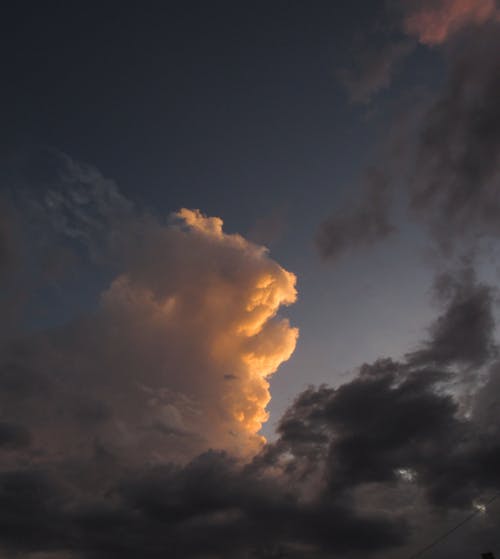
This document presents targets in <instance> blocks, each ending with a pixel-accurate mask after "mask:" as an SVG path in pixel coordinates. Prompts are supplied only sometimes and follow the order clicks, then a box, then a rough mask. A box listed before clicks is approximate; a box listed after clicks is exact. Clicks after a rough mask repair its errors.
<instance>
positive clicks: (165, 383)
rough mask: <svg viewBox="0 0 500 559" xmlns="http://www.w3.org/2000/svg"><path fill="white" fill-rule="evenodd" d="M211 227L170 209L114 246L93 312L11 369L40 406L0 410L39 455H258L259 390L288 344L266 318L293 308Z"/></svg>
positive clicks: (289, 288) (289, 338)
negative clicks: (113, 272) (26, 417)
mask: <svg viewBox="0 0 500 559" xmlns="http://www.w3.org/2000/svg"><path fill="white" fill-rule="evenodd" d="M222 225H223V223H222V220H221V219H219V218H216V217H205V216H204V215H202V214H201V213H200V212H199V211H198V210H187V209H182V210H180V211H179V212H178V213H177V214H175V215H174V216H173V218H172V220H171V223H170V225H163V224H161V223H159V222H158V221H156V220H154V219H146V220H144V221H139V222H138V223H136V224H135V225H134V226H133V227H132V228H131V230H127V231H121V232H118V233H117V234H116V235H115V236H116V237H117V238H116V239H115V247H114V250H116V252H118V253H123V255H125V256H122V257H121V258H124V260H123V263H122V266H123V269H122V273H120V274H119V275H118V276H117V277H115V279H114V280H113V281H112V282H111V284H110V285H109V287H108V288H107V289H106V290H105V291H104V292H103V293H102V295H101V300H100V306H99V309H98V311H97V312H96V313H95V314H94V315H93V316H90V317H88V318H86V319H81V320H79V321H76V322H75V323H74V324H73V325H72V326H71V327H66V328H64V329H63V330H62V331H57V332H54V333H53V334H50V333H49V334H46V335H44V337H43V339H40V340H38V341H37V342H36V345H34V344H33V343H32V347H36V349H35V350H31V353H30V357H29V358H26V359H27V360H25V361H23V362H22V363H17V366H18V367H24V369H29V370H33V371H34V373H33V374H34V375H36V378H37V379H38V378H40V379H41V380H40V381H39V384H40V386H42V385H43V386H44V387H46V390H47V394H46V395H44V398H43V404H42V402H41V399H40V398H39V397H37V398H33V399H32V400H30V399H29V398H25V399H24V400H23V402H22V403H21V405H20V406H19V403H17V404H16V403H13V405H12V406H10V404H9V401H6V403H5V405H6V406H7V407H8V408H9V409H6V410H5V411H6V412H7V414H8V415H10V416H12V418H13V419H15V418H16V416H18V415H19V416H21V415H22V414H23V413H24V414H26V413H29V414H30V416H31V417H32V418H33V423H34V424H36V425H37V431H36V433H35V434H34V441H35V446H38V445H39V446H40V447H41V448H43V455H45V456H47V457H48V456H50V457H51V458H52V459H53V458H54V456H58V455H62V454H64V456H65V457H71V456H79V455H81V453H82V449H85V448H88V452H90V453H91V452H94V450H93V449H94V446H95V445H96V444H98V445H104V447H105V448H106V449H109V451H110V452H111V453H112V454H113V455H116V456H118V457H122V459H123V461H124V462H126V463H130V462H132V463H133V462H134V460H136V461H137V462H138V463H143V462H148V461H153V462H162V461H167V460H178V461H184V460H187V459H189V458H191V457H193V456H195V455H196V454H198V453H199V452H203V451H204V450H208V449H209V448H216V449H224V450H227V451H229V452H232V453H235V454H237V455H242V456H245V455H249V454H252V453H254V452H256V451H257V450H258V449H259V448H260V447H261V445H262V443H263V441H264V439H263V437H261V436H260V435H259V431H260V429H261V427H262V423H263V422H264V421H266V419H267V411H266V406H267V404H268V403H269V401H270V398H271V397H270V392H269V382H268V378H269V376H270V375H272V374H273V373H274V372H275V371H276V370H277V369H278V367H279V366H280V364H281V363H283V362H284V361H286V360H287V359H288V358H289V357H290V355H291V354H292V353H293V351H294V349H295V344H296V341H297V336H298V330H297V329H296V328H292V327H291V326H290V324H289V322H288V320H287V319H284V318H280V317H278V316H277V313H278V311H279V309H280V307H281V306H283V305H289V304H292V303H293V302H294V301H295V300H296V297H297V292H296V289H295V283H296V278H295V276H294V275H293V274H292V273H290V272H288V271H286V270H284V269H283V268H282V267H281V266H279V265H278V264H277V263H276V262H275V261H273V260H272V259H271V258H270V257H269V255H268V253H267V251H266V249H265V248H263V247H260V246H258V245H255V244H253V243H251V242H249V241H247V240H246V239H244V238H243V237H241V236H240V235H237V234H227V233H225V232H224V231H223V229H222ZM120 245H122V246H120ZM16 359H17V357H16ZM32 382H33V383H35V382H38V381H32ZM16 406H17V408H16ZM23 406H24V407H26V409H23ZM11 408H12V409H11ZM51 410H57V413H56V411H54V412H53V413H52V411H51ZM89 426H90V427H89ZM89 433H91V436H89ZM40 456H42V454H41V455H40ZM40 459H42V460H43V458H40Z"/></svg>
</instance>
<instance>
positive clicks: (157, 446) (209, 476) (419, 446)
mask: <svg viewBox="0 0 500 559" xmlns="http://www.w3.org/2000/svg"><path fill="white" fill-rule="evenodd" d="M76 170H77V171H78V172H77V173H76V175H77V176H79V177H80V178H79V180H78V181H77V182H76V183H75V184H73V186H72V187H71V188H69V190H67V188H68V187H67V186H65V188H64V189H63V191H61V192H59V191H58V192H59V194H58V195H57V196H56V195H55V194H52V195H51V196H50V197H49V198H43V199H44V200H45V202H38V203H36V204H35V203H34V202H35V200H34V199H33V200H32V202H33V203H31V205H30V206H29V207H30V208H31V210H30V211H32V210H33V208H35V210H36V211H35V214H36V216H37V217H36V218H35V217H32V220H34V221H36V220H41V221H40V223H42V222H44V223H45V226H46V227H49V229H50V228H51V230H52V233H51V235H54V237H53V238H54V239H68V238H70V239H71V242H72V243H73V242H74V240H75V239H76V240H77V242H78V243H79V244H80V245H81V246H83V247H85V250H86V251H87V252H88V254H90V255H91V256H90V257H91V258H92V259H93V260H94V261H96V262H100V261H101V260H102V253H100V250H105V251H107V252H105V254H108V255H115V258H114V259H111V262H112V267H113V274H116V273H118V272H117V270H118V268H119V267H120V266H124V265H125V264H124V261H123V260H122V258H123V254H124V253H123V252H122V248H121V243H122V241H123V238H125V239H126V240H127V247H128V250H129V252H128V253H127V254H128V255H129V260H127V266H128V268H127V270H128V271H127V272H126V274H125V271H124V270H123V269H122V271H121V272H120V273H119V275H118V278H121V279H119V280H116V279H114V280H112V282H111V287H110V288H109V289H108V290H106V291H105V292H104V293H103V295H102V301H101V304H100V305H99V307H98V308H97V309H96V310H95V312H94V313H88V314H87V316H85V317H82V318H81V319H78V320H76V321H73V322H71V323H68V324H64V325H62V326H58V327H55V328H46V329H44V330H42V331H41V332H38V333H32V334H20V333H15V334H11V335H9V336H7V337H5V338H4V339H3V340H2V352H1V360H0V361H1V362H0V410H1V416H0V452H1V453H2V462H1V468H0V511H1V512H0V549H2V550H3V552H4V554H5V556H6V557H13V556H16V554H17V555H19V556H21V557H28V558H30V559H35V558H36V559H39V558H40V557H43V558H50V559H52V558H55V559H67V558H82V559H104V558H113V557H116V558H118V557H120V558H137V557H142V558H145V559H147V558H151V559H154V558H160V557H178V558H185V559H190V558H192V559H194V558H200V559H201V558H212V557H213V558H231V559H233V558H240V557H241V558H247V557H260V558H270V557H297V558H299V557H300V558H304V557H306V558H311V559H312V558H324V557H325V558H326V557H332V556H337V557H358V556H367V555H368V556H374V557H393V556H394V557H395V556H400V555H401V553H408V554H409V552H410V551H411V550H414V549H415V548H418V547H419V546H421V545H422V543H426V541H427V540H428V539H430V538H431V536H433V535H434V531H433V530H435V526H443V528H444V527H445V526H447V522H449V521H451V520H453V519H455V518H462V517H463V516H461V515H464V514H467V513H468V512H469V511H470V510H471V508H472V507H474V506H475V505H477V503H478V502H479V503H480V502H482V500H484V499H486V498H487V497H488V496H489V495H491V494H492V493H493V492H495V491H498V490H500V433H499V428H498V425H499V424H500V407H499V404H498V388H499V380H500V375H499V371H500V365H499V364H498V363H497V362H496V344H495V339H494V328H495V324H494V301H495V292H494V290H493V289H492V288H490V287H488V286H486V285H483V284H481V283H480V282H478V281H477V279H476V278H475V276H474V273H473V271H472V270H471V269H468V268H466V269H463V270H461V271H459V272H457V273H450V274H447V275H442V276H440V277H439V278H438V279H437V281H436V289H435V297H436V300H437V302H438V303H439V305H440V306H441V307H442V310H441V314H440V316H439V317H438V318H437V319H436V321H435V322H434V323H433V324H432V325H431V326H430V328H429V334H428V338H427V339H426V340H423V341H422V342H421V343H418V344H417V345H416V347H415V350H414V352H413V353H411V354H409V355H408V356H407V357H406V359H405V360H403V361H395V360H392V359H391V358H390V357H384V358H381V359H380V360H378V361H376V362H375V363H372V364H365V365H363V366H362V367H361V368H360V369H359V371H357V372H356V374H355V376H354V378H353V379H352V380H351V381H349V382H346V383H345V384H343V385H341V386H339V387H337V388H333V387H329V386H320V387H310V388H308V389H306V390H305V391H304V392H303V393H301V394H299V395H298V396H297V398H296V400H295V401H294V402H293V403H292V404H291V406H290V407H289V409H288V410H287V412H286V413H285V414H284V416H283V417H282V418H281V421H280V422H279V427H278V436H277V439H276V440H274V441H271V442H267V443H263V442H262V441H259V439H258V437H257V436H256V429H257V428H258V425H259V422H260V421H261V420H262V419H264V416H263V415H262V413H263V406H264V405H265V403H266V402H267V401H268V392H267V388H266V386H267V385H266V383H265V378H261V379H255V374H256V371H261V370H263V371H264V373H266V372H267V371H272V370H274V369H275V368H276V367H277V365H278V364H279V363H280V362H281V361H282V360H283V359H284V358H286V356H287V355H289V353H290V351H291V350H292V349H293V345H294V342H295V337H296V333H295V332H294V331H293V329H290V327H289V325H288V323H287V322H286V321H285V322H282V321H281V322H280V320H279V319H275V318H274V313H275V310H276V305H279V303H280V302H285V303H286V302H287V301H288V302H292V301H293V299H294V296H295V292H294V289H293V278H292V276H291V275H287V274H288V272H286V271H284V270H283V269H282V268H280V267H279V266H278V265H277V264H276V263H274V262H273V261H271V260H270V259H269V258H268V256H267V255H266V253H265V251H262V250H261V249H259V248H258V247H255V245H251V244H248V242H247V241H245V239H243V238H242V237H239V236H231V235H227V234H225V233H224V232H223V231H222V223H221V222H220V220H217V219H216V218H205V217H204V216H202V215H201V214H199V213H196V212H188V211H186V213H185V214H184V215H183V216H181V215H180V214H178V215H177V216H176V218H175V220H174V223H173V225H169V226H168V227H167V229H164V226H159V224H158V223H157V222H156V221H154V220H153V221H151V219H152V218H151V217H148V218H146V217H145V216H141V217H140V218H137V216H135V217H134V211H135V210H134V211H133V210H132V208H130V207H129V205H128V204H124V200H123V199H122V198H121V195H119V193H118V191H117V190H115V187H114V186H112V185H110V184H109V183H106V182H103V179H102V177H100V176H99V175H93V177H94V179H92V180H90V179H89V180H90V182H91V184H92V185H93V186H94V187H95V185H96V181H97V183H98V184H99V185H100V186H98V187H96V189H95V191H94V190H93V188H85V184H86V183H85V181H83V179H82V176H80V175H81V172H82V170H81V169H80V168H77V169H76ZM88 172H90V171H88ZM71 176H73V177H74V176H75V175H74V174H73V175H71ZM85 176H86V177H87V176H88V173H87V174H86V175H85ZM82 181H83V182H82ZM76 186H78V189H77V190H76V191H75V188H76ZM110 189H111V190H110ZM110 193H111V194H113V195H112V196H111V198H112V199H114V200H115V201H117V207H115V206H116V204H114V203H112V201H110V200H111V198H110ZM47 200H49V201H50V203H49V204H48V206H47ZM54 200H55V202H54ZM87 206H90V208H87ZM61 208H62V210H63V214H64V215H69V214H71V215H72V216H73V217H71V215H70V217H67V219H66V220H61V217H60V213H61V212H60V211H57V210H58V209H59V210H61ZM84 208H85V211H84ZM87 209H92V211H91V212H90V213H89V212H88V211H87ZM42 210H43V211H42ZM68 212H69V214H68ZM91 216H94V217H91ZM179 222H180V225H179ZM40 227H41V225H40ZM171 227H173V229H171ZM106 231H107V232H106ZM124 231H128V233H127V235H126V236H125V237H123V235H125V233H124ZM130 231H133V232H134V233H133V234H131V233H130ZM110 232H111V233H112V234H111V237H110ZM138 232H139V236H137V235H138ZM103 234H104V238H105V239H106V242H103V241H102V240H99V242H96V240H95V239H103V237H102V235H103ZM120 239H121V240H120ZM134 239H135V241H134V242H137V243H139V244H138V246H139V248H140V250H137V251H136V249H135V248H134V246H133V243H132V242H131V241H132V240H134ZM98 245H101V249H100V250H99V249H98ZM12 246H14V245H12ZM70 247H73V245H72V244H71V243H70ZM103 247H105V249H104V248H103ZM117 247H118V248H117ZM186 247H188V248H189V251H188V252H189V254H190V255H194V256H195V257H196V258H195V260H194V261H192V260H191V256H186ZM200 247H202V248H200ZM146 249H147V250H146ZM177 249H179V250H178V252H176V250H177ZM172 251H173V252H172ZM144 252H145V254H146V257H144V256H141V254H143V253H144ZM203 252H208V254H209V261H205V260H204V259H203ZM153 255H161V256H162V258H163V259H164V260H165V261H166V263H167V264H168V266H166V267H165V266H164V264H163V262H158V261H157V260H155V258H153ZM172 255H176V256H175V258H174V257H173V256H172ZM240 255H242V258H243V259H242V260H239V259H240ZM19 258H20V260H22V258H21V255H19ZM148 262H153V264H154V265H153V269H150V268H149V267H148V266H151V265H152V264H148ZM234 262H239V265H238V266H239V268H241V267H243V266H246V267H247V268H245V276H244V277H243V276H240V275H238V274H236V275H234V274H235V272H234V269H233V264H234ZM132 263H133V265H132ZM174 263H175V265H176V266H177V268H176V269H175V270H172V269H171V268H170V266H171V265H173V264H174ZM200 263H201V264H200ZM200 266H206V268H204V270H205V274H206V275H205V276H204V275H203V274H202V268H200ZM239 268H238V269H239ZM254 273H255V275H252V274H254ZM124 274H125V275H124ZM193 274H194V275H195V276H196V278H197V282H199V285H198V284H196V285H198V288H197V289H201V291H198V294H199V295H202V297H201V298H200V297H199V298H198V299H197V300H196V305H195V307H193V308H191V307H190V311H189V313H187V315H184V314H183V312H181V311H182V309H183V307H182V305H184V304H188V301H190V300H191V297H193V296H195V295H196V293H197V291H196V290H191V291H189V296H188V298H187V299H186V301H184V300H183V297H184V295H183V293H184V289H186V288H188V287H189V286H190V285H192V283H191V281H192V280H191V279H190V278H192V275H193ZM177 276H179V277H180V278H181V279H182V282H181V283H180V284H179V283H178V281H177V279H176V277H177ZM124 278H125V279H124ZM245 278H246V279H245ZM249 278H250V279H249ZM204 280H206V282H205V281H204ZM247 280H248V281H247ZM221 282H222V285H223V297H222V300H223V301H224V308H226V309H229V310H230V311H231V313H230V315H229V316H221V315H220V312H221V311H220V308H219V306H218V301H219V300H221V298H220V297H219V285H220V284H221ZM179 285H182V289H181V288H180V287H179ZM193 285H195V284H193ZM193 289H194V288H193ZM231 289H234V290H235V292H234V303H233V304H234V307H232V306H230V305H229V302H228V301H227V298H228V294H230V293H231ZM172 293H175V301H176V302H175V303H174V302H172V301H173V299H172V297H174V295H172ZM246 298H247V299H246ZM205 299H206V300H205ZM240 300H243V301H244V302H245V301H246V302H247V303H248V301H251V303H252V304H251V305H250V306H248V304H249V303H248V304H247V303H245V304H247V306H246V307H245V309H246V310H245V312H243V311H242V310H241V308H240V306H239V303H238V301H240ZM183 301H184V302H183ZM176 305H181V306H179V307H178V308H177V307H176ZM200 305H201V307H200ZM203 305H205V306H203ZM207 305H208V306H207ZM212 305H213V306H212ZM252 305H254V306H252ZM255 305H257V306H255ZM176 309H177V310H176ZM196 309H197V310H196ZM200 309H201V310H200ZM201 311H203V312H201ZM172 313H178V314H176V315H175V316H176V322H175V324H176V327H175V329H172V328H170V326H169V324H170V322H169V320H170V317H171V315H172ZM248 313H250V314H248ZM186 317H187V318H186ZM206 324H209V325H210V327H208V326H206ZM262 328H263V329H264V332H265V335H264V336H263V337H262V336H260V335H259V332H260V330H259V329H262ZM179 329H180V330H181V331H182V333H183V335H184V338H182V339H180V338H178V337H175V332H177V331H179ZM235 332H236V333H237V336H236V337H235ZM187 334H189V336H188V335H187ZM215 334H217V335H215ZM242 336H243V340H242V339H241V337H242ZM183 340H184V341H183ZM209 342H210V343H213V344H214V345H212V346H210V351H207V347H205V345H204V344H207V343H209ZM240 344H243V346H241V345H240ZM215 350H217V352H215V353H214V351H215ZM226 359H227V360H228V361H227V362H226ZM238 367H239V369H238ZM255 367H257V368H255ZM179 372H181V373H182V374H179ZM471 386H473V390H472V391H471ZM258 398H261V400H258ZM247 399H248V402H249V403H248V402H247ZM256 401H257V402H258V405H256ZM484 518H485V519H486V520H485V521H484V522H482V523H481V530H482V536H481V537H482V541H485V542H486V541H489V539H491V538H492V534H494V533H495V532H494V530H493V529H491V527H490V525H489V524H488V522H490V521H492V520H491V519H493V520H494V519H497V516H495V513H494V509H493V510H492V511H491V512H489V511H488V512H486V514H485V515H484ZM488 538H489V539H488ZM398 554H399V555H398Z"/></svg>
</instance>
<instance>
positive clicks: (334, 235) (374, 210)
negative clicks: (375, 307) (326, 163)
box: [316, 169, 395, 259]
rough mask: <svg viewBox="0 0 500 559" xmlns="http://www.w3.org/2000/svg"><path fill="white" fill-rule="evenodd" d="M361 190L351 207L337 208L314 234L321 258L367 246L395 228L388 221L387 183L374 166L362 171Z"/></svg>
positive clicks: (384, 176) (384, 236) (332, 256)
mask: <svg viewBox="0 0 500 559" xmlns="http://www.w3.org/2000/svg"><path fill="white" fill-rule="evenodd" d="M364 180H365V193H363V195H362V197H361V200H360V202H359V204H358V205H357V206H355V207H354V208H353V209H351V210H344V211H337V212H336V213H334V214H333V215H332V216H330V217H329V218H328V219H326V220H325V221H324V222H323V223H322V224H321V225H320V227H319V229H318V232H317V234H316V246H317V248H318V250H319V253H320V255H321V256H322V258H324V259H335V258H337V257H339V256H340V255H341V254H342V253H345V252H346V251H348V250H350V249H353V248H359V247H366V246H371V245H373V244H375V243H377V242H378V241H381V240H382V239H385V238H386V237H388V236H389V235H391V234H392V233H393V232H394V231H395V228H394V226H393V225H392V224H391V223H390V220H389V209H390V200H389V196H388V194H389V182H388V179H387V177H386V175H385V174H384V173H383V172H380V171H379V170H378V169H370V170H369V171H368V172H367V173H365V177H364Z"/></svg>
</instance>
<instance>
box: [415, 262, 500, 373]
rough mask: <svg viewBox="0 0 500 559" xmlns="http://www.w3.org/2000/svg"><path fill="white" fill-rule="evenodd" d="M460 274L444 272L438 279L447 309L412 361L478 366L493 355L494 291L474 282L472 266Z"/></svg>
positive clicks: (438, 288) (431, 329) (440, 295)
mask: <svg viewBox="0 0 500 559" xmlns="http://www.w3.org/2000/svg"><path fill="white" fill-rule="evenodd" d="M460 275H461V276H462V277H458V278H457V277H456V276H455V275H452V274H450V273H445V274H442V275H440V276H439V277H438V278H437V280H436V291H437V294H438V296H439V299H440V300H441V303H443V302H444V303H446V309H445V311H444V313H443V314H442V315H441V316H440V317H439V318H438V319H437V320H436V322H435V323H434V324H433V325H432V326H431V328H430V332H431V337H430V339H429V341H428V342H426V343H425V344H424V347H423V348H422V349H420V350H419V351H417V352H415V353H413V354H411V360H412V361H413V362H423V363H434V364H436V365H439V366H446V365H449V364H452V363H459V364H462V365H465V366H472V367H480V366H481V365H484V364H485V363H486V362H488V361H490V360H491V359H492V358H493V357H494V356H495V353H496V346H495V342H494V337H493V332H494V322H495V321H494V318H493V312H492V308H493V300H494V292H493V290H492V289H491V288H490V287H488V286H486V285H481V284H477V283H476V279H475V275H474V272H473V270H472V269H470V268H466V269H464V270H462V271H461V274H460Z"/></svg>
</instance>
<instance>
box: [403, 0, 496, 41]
mask: <svg viewBox="0 0 500 559" xmlns="http://www.w3.org/2000/svg"><path fill="white" fill-rule="evenodd" d="M498 18H499V12H498V10H497V7H496V3H495V0H431V1H424V2H420V1H419V2H416V3H415V8H414V9H412V10H410V11H409V13H408V15H407V16H406V18H405V21H404V27H405V31H406V32H407V33H408V35H411V36H414V37H416V38H418V40H419V41H420V42H421V43H423V44H425V45H439V44H442V43H444V42H445V41H446V40H447V39H448V38H449V37H450V36H451V35H453V34H454V33H456V32H457V31H460V30H461V29H463V28H464V27H466V26H467V25H481V24H484V23H486V22H487V21H491V20H494V19H497V20H498Z"/></svg>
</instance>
